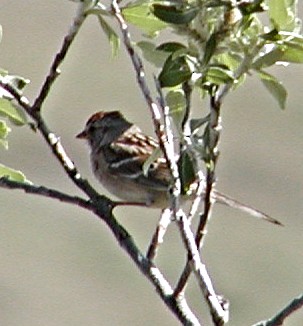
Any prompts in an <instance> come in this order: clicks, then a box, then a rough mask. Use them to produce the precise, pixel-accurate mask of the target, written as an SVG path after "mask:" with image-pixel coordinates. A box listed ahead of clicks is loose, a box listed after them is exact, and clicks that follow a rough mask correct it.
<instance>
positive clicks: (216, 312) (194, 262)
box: [174, 210, 229, 326]
mask: <svg viewBox="0 0 303 326" xmlns="http://www.w3.org/2000/svg"><path fill="white" fill-rule="evenodd" d="M177 223H178V226H179V230H180V233H181V237H182V240H183V242H184V245H185V247H186V249H187V252H188V264H189V267H190V270H191V271H193V273H194V274H195V276H196V278H197V281H198V284H199V287H200V289H201V291H202V293H203V295H204V298H205V300H206V302H207V304H208V307H209V310H210V313H211V315H212V319H213V322H214V324H215V325H217V326H221V325H224V324H225V323H227V322H228V319H229V309H228V308H229V307H228V304H226V301H225V300H224V299H222V298H221V296H219V295H217V294H216V292H215V290H214V287H213V285H212V281H211V279H210V277H209V274H208V272H207V269H206V266H205V265H204V264H203V263H202V261H201V259H200V253H199V250H198V248H197V245H196V242H195V239H194V236H193V234H192V231H191V229H190V224H189V221H188V219H187V217H186V215H185V214H184V212H183V211H182V210H179V211H178V214H177ZM174 294H175V293H174ZM178 297H183V295H178V296H177V298H178Z"/></svg>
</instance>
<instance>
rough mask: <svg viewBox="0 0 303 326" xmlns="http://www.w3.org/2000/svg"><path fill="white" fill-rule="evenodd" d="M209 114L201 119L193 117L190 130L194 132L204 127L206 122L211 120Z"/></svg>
mask: <svg viewBox="0 0 303 326" xmlns="http://www.w3.org/2000/svg"><path fill="white" fill-rule="evenodd" d="M209 119H210V117H209V115H207V116H206V117H204V118H199V119H191V120H190V130H191V132H192V133H195V132H196V131H198V130H199V129H200V127H202V126H203V125H204V124H206V123H208V122H209Z"/></svg>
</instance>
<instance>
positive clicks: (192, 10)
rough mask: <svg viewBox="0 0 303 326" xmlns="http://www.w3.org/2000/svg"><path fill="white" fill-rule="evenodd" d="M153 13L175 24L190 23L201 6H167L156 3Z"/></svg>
mask: <svg viewBox="0 0 303 326" xmlns="http://www.w3.org/2000/svg"><path fill="white" fill-rule="evenodd" d="M152 8H153V13H154V15H155V16H156V17H158V18H159V19H161V20H162V21H164V22H166V23H170V24H175V25H184V24H189V23H190V22H191V21H192V20H193V19H194V18H195V17H196V16H197V14H198V12H199V8H198V7H196V6H184V7H181V8H178V7H176V6H167V5H160V4H154V5H153V6H152Z"/></svg>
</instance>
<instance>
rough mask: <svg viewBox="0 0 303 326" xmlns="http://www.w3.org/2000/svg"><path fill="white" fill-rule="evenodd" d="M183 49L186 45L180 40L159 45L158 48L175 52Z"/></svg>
mask: <svg viewBox="0 0 303 326" xmlns="http://www.w3.org/2000/svg"><path fill="white" fill-rule="evenodd" d="M182 49H186V46H185V45H183V44H182V43H178V42H166V43H162V44H160V45H159V46H157V50H160V51H164V52H169V53H173V52H176V51H179V50H182Z"/></svg>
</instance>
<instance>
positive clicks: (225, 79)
mask: <svg viewBox="0 0 303 326" xmlns="http://www.w3.org/2000/svg"><path fill="white" fill-rule="evenodd" d="M203 81H204V83H207V84H214V85H221V84H226V83H230V82H232V81H234V75H233V72H232V71H231V70H229V69H227V68H223V67H220V66H211V67H210V68H209V69H207V72H206V73H205V76H204V77H203Z"/></svg>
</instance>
